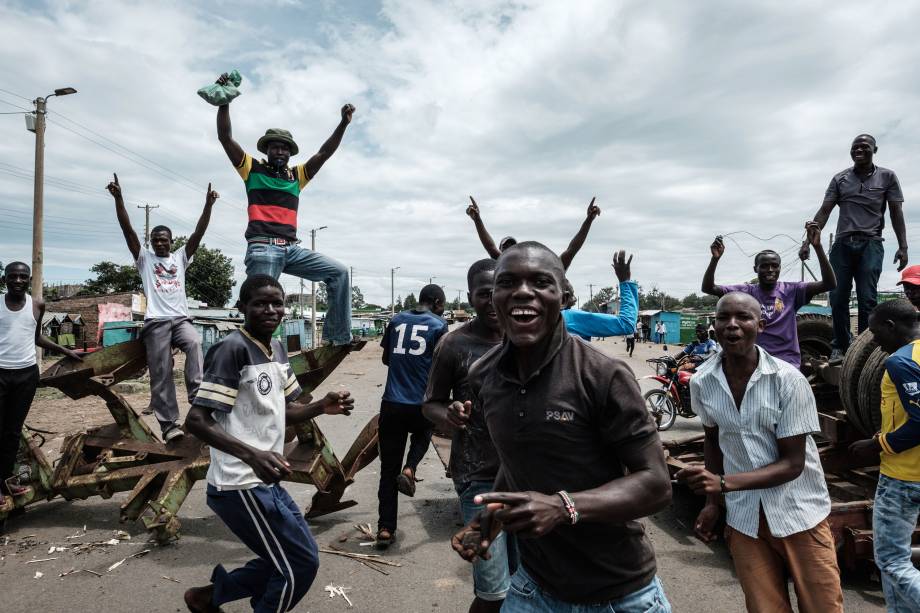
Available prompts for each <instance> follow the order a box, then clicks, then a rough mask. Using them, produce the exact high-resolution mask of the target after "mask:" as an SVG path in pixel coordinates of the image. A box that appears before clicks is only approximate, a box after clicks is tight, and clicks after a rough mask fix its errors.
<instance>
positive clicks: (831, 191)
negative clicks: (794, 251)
mask: <svg viewBox="0 0 920 613" xmlns="http://www.w3.org/2000/svg"><path fill="white" fill-rule="evenodd" d="M836 193H837V183H836V181H834V180H833V179H831V185H830V187H828V188H827V194H826V195H825V196H824V202H822V203H821V207H820V208H819V209H818V212H817V213H815V217H814V219H812V222H814V223H816V224H818V229H819V230H823V229H824V226H825V225H827V220H828V219H830V216H831V213H832V212H833V211H834V207H835V206H837V196H836V195H835V194H836ZM891 223H892V225H894V218H892V222H891ZM805 228H806V229H808V224H807V223H806V224H805ZM808 242H809V241H808V238H806V239H805V240H804V241H803V242H802V248H801V249H799V257H800V258H802V259H803V260H807V259H808Z"/></svg>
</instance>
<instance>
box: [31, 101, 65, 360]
mask: <svg viewBox="0 0 920 613" xmlns="http://www.w3.org/2000/svg"><path fill="white" fill-rule="evenodd" d="M75 93H77V90H75V89H74V88H72V87H63V88H61V89H56V90H54V93H53V94H49V95H48V96H45V97H44V98H42V97H41V96H39V97H38V98H36V99H35V100H33V101H32V102H33V104H35V126H34V128H35V129H34V130H32V127H30V125H29V124H30V122H29V118H28V117H26V129H29V130H32V131H33V132H35V187H34V190H35V191H34V193H33V196H32V207H33V208H32V299H33V300H41V299H42V293H43V292H42V284H43V282H44V273H45V266H44V263H45V256H44V241H45V232H44V223H45V115H46V114H47V104H48V100H49V99H50V98H52V97H53V96H67V95H69V94H75ZM40 326H41V322H39V327H40ZM35 356H36V358H37V359H38V363H39V365H41V361H42V350H41V348H40V347H36V348H35Z"/></svg>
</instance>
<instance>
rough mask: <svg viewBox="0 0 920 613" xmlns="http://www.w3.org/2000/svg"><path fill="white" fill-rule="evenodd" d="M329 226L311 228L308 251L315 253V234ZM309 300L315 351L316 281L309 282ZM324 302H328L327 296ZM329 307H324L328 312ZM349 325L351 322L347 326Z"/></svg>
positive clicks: (311, 338)
mask: <svg viewBox="0 0 920 613" xmlns="http://www.w3.org/2000/svg"><path fill="white" fill-rule="evenodd" d="M328 227H329V226H320V227H318V228H313V229H312V230H310V250H311V251H316V233H317V232H319V231H320V230H325V229H326V228H328ZM310 294H311V295H310V300H311V301H312V304H311V305H310V347H311V348H312V349H316V281H310ZM326 300H329V298H328V296H327V297H326ZM328 308H329V305H326V309H327V310H328ZM348 325H349V326H350V325H351V322H349V324H348Z"/></svg>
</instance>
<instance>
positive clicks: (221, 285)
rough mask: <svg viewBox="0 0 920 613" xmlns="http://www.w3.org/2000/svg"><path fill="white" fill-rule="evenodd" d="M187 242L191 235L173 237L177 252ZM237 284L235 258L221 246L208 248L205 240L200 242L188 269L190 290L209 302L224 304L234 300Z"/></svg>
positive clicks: (187, 283) (197, 298)
mask: <svg viewBox="0 0 920 613" xmlns="http://www.w3.org/2000/svg"><path fill="white" fill-rule="evenodd" d="M187 242H188V238H187V237H185V236H179V237H177V238H176V239H175V240H173V246H172V250H173V251H174V252H175V251H176V250H178V249H182V248H185V244H186V243H187ZM234 285H236V281H234V280H233V260H232V259H230V258H229V257H228V256H226V255H224V254H223V252H221V250H220V249H208V248H207V247H206V246H205V245H204V244H202V245H200V246H199V247H198V251H196V252H195V258H194V259H193V260H192V263H191V265H190V266H189V267H188V270H186V271H185V292H186V294H187V295H188V296H189V297H190V298H194V299H195V300H200V301H201V302H205V303H207V304H208V306H212V307H222V306H224V305H226V304H227V303H228V302H229V301H230V296H232V295H233V286H234Z"/></svg>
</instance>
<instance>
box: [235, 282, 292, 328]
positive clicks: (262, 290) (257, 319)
mask: <svg viewBox="0 0 920 613" xmlns="http://www.w3.org/2000/svg"><path fill="white" fill-rule="evenodd" d="M239 307H240V312H241V313H242V314H243V317H245V318H246V328H247V329H248V330H249V331H250V332H251V333H252V335H253V336H255V337H257V338H265V337H267V336H271V334H272V332H274V331H275V328H277V327H278V326H279V325H280V324H281V318H282V317H283V316H284V292H283V291H282V290H281V289H279V288H277V287H274V286H271V285H265V286H263V287H259V288H256V289H255V290H253V292H252V295H251V296H250V298H249V300H248V301H246V302H245V303H243V302H240V303H239Z"/></svg>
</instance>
